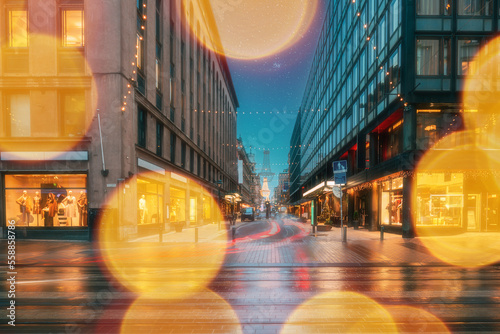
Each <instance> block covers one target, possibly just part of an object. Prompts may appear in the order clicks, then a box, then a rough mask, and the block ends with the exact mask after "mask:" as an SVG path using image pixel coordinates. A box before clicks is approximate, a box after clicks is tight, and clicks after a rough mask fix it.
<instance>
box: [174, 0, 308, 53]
mask: <svg viewBox="0 0 500 334" xmlns="http://www.w3.org/2000/svg"><path fill="white" fill-rule="evenodd" d="M317 8H318V0H275V1H268V0H201V1H199V2H191V1H186V0H183V1H182V14H181V15H184V17H185V19H186V21H187V22H188V24H189V26H190V28H191V31H192V32H193V34H194V35H195V36H196V37H197V39H198V40H199V42H200V43H202V44H204V45H205V46H206V47H208V48H209V49H211V50H212V51H214V52H217V53H219V54H223V55H225V56H227V57H231V58H237V59H257V58H263V57H267V56H270V55H273V54H276V53H279V52H281V51H283V50H284V49H285V48H287V47H289V46H290V45H292V44H294V43H295V42H296V41H297V40H298V39H300V38H301V37H302V35H303V34H305V33H306V32H307V30H308V28H309V26H310V25H311V23H312V22H313V20H314V18H315V16H316V12H317Z"/></svg>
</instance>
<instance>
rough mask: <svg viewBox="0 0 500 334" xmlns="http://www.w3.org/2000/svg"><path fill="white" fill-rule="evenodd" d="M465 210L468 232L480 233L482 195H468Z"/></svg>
mask: <svg viewBox="0 0 500 334" xmlns="http://www.w3.org/2000/svg"><path fill="white" fill-rule="evenodd" d="M465 210H466V215H467V216H466V219H467V231H479V230H480V228H481V195H480V194H468V195H467V201H466V207H465Z"/></svg>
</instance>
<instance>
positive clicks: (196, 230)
mask: <svg viewBox="0 0 500 334" xmlns="http://www.w3.org/2000/svg"><path fill="white" fill-rule="evenodd" d="M194 242H198V227H195V228H194Z"/></svg>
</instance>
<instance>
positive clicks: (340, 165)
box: [333, 160, 347, 174]
mask: <svg viewBox="0 0 500 334" xmlns="http://www.w3.org/2000/svg"><path fill="white" fill-rule="evenodd" d="M337 173H347V160H339V161H334V162H333V174H337Z"/></svg>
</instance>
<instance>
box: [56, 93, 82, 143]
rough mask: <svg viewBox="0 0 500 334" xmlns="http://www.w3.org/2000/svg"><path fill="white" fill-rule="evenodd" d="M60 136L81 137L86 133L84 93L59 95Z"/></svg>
mask: <svg viewBox="0 0 500 334" xmlns="http://www.w3.org/2000/svg"><path fill="white" fill-rule="evenodd" d="M61 109H62V120H63V121H62V125H63V128H62V131H61V132H62V134H63V136H67V137H82V136H83V135H84V134H85V131H86V126H85V125H86V119H85V118H86V117H85V93H83V92H81V93H79V92H75V93H63V94H61Z"/></svg>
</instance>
